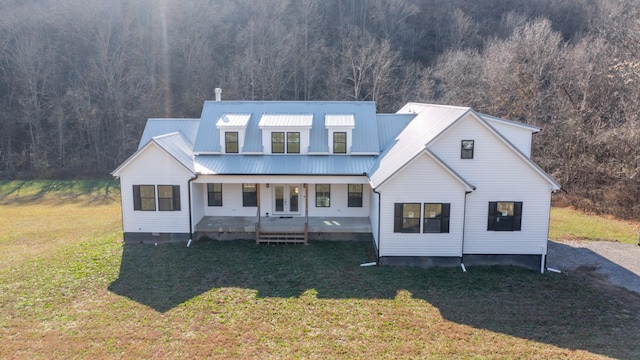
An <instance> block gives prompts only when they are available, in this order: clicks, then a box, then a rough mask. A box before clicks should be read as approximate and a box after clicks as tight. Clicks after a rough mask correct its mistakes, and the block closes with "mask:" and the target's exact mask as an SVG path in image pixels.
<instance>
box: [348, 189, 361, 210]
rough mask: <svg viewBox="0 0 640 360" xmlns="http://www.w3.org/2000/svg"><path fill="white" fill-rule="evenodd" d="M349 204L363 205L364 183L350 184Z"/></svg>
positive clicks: (352, 205) (354, 205) (351, 205)
mask: <svg viewBox="0 0 640 360" xmlns="http://www.w3.org/2000/svg"><path fill="white" fill-rule="evenodd" d="M348 206H349V207H362V184H349V189H348Z"/></svg>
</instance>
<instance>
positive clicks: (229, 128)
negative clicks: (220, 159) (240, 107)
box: [216, 114, 251, 154]
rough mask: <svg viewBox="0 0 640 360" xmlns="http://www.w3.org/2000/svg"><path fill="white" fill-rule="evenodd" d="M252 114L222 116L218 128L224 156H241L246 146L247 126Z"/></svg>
mask: <svg viewBox="0 0 640 360" xmlns="http://www.w3.org/2000/svg"><path fill="white" fill-rule="evenodd" d="M249 119H251V114H222V116H220V119H218V122H217V123H216V128H218V130H219V132H220V146H221V148H222V153H223V154H239V153H240V152H241V149H242V145H243V144H244V138H245V134H246V132H247V124H248V123H249Z"/></svg>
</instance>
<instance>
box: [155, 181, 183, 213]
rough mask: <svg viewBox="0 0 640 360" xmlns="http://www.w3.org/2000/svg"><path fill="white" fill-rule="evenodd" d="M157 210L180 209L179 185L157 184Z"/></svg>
mask: <svg viewBox="0 0 640 360" xmlns="http://www.w3.org/2000/svg"><path fill="white" fill-rule="evenodd" d="M158 210H160V211H179V210H180V185H158Z"/></svg>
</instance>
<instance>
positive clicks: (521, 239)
mask: <svg viewBox="0 0 640 360" xmlns="http://www.w3.org/2000/svg"><path fill="white" fill-rule="evenodd" d="M461 140H475V148H474V158H473V159H460V141H461ZM429 149H430V150H431V151H433V152H434V153H435V154H436V155H437V156H438V157H440V158H441V159H442V160H443V161H444V162H445V163H447V164H449V165H450V166H451V167H452V168H453V169H454V170H455V171H456V172H457V173H458V174H460V175H461V176H462V177H463V178H465V179H466V180H467V181H469V182H470V183H471V184H472V185H474V186H475V187H476V190H475V191H473V192H472V193H471V194H469V195H468V197H467V206H466V214H465V218H466V222H465V239H464V253H465V254H540V253H541V252H542V251H543V250H542V249H543V248H546V243H547V235H548V224H549V223H548V221H549V211H550V210H549V205H550V199H551V184H549V183H548V182H547V181H546V180H545V179H544V178H543V177H542V176H541V175H540V174H538V173H537V172H536V171H535V170H533V168H532V167H531V166H529V165H528V164H526V163H525V161H524V160H523V159H522V158H520V157H519V156H518V155H517V154H516V153H515V152H513V151H512V150H511V149H510V148H509V147H508V146H507V145H506V144H504V143H503V142H502V141H500V140H499V139H498V138H497V137H496V136H495V135H493V134H492V133H491V132H490V131H489V130H488V129H487V128H486V127H484V126H483V125H482V124H481V123H479V122H478V121H477V120H476V119H475V118H473V117H472V116H471V115H469V116H468V117H467V118H465V119H463V120H462V121H460V122H458V123H457V124H456V125H454V127H452V128H451V129H449V131H447V132H446V133H445V134H444V135H443V136H442V137H441V138H438V139H437V141H436V142H435V143H434V144H432V145H431V146H430V147H429ZM490 201H522V202H523V210H522V230H521V231H487V219H488V204H489V202H490Z"/></svg>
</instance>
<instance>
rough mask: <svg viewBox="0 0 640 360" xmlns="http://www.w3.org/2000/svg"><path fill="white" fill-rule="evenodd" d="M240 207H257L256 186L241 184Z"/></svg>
mask: <svg viewBox="0 0 640 360" xmlns="http://www.w3.org/2000/svg"><path fill="white" fill-rule="evenodd" d="M242 206H244V207H256V206H258V187H257V186H256V184H242Z"/></svg>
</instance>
